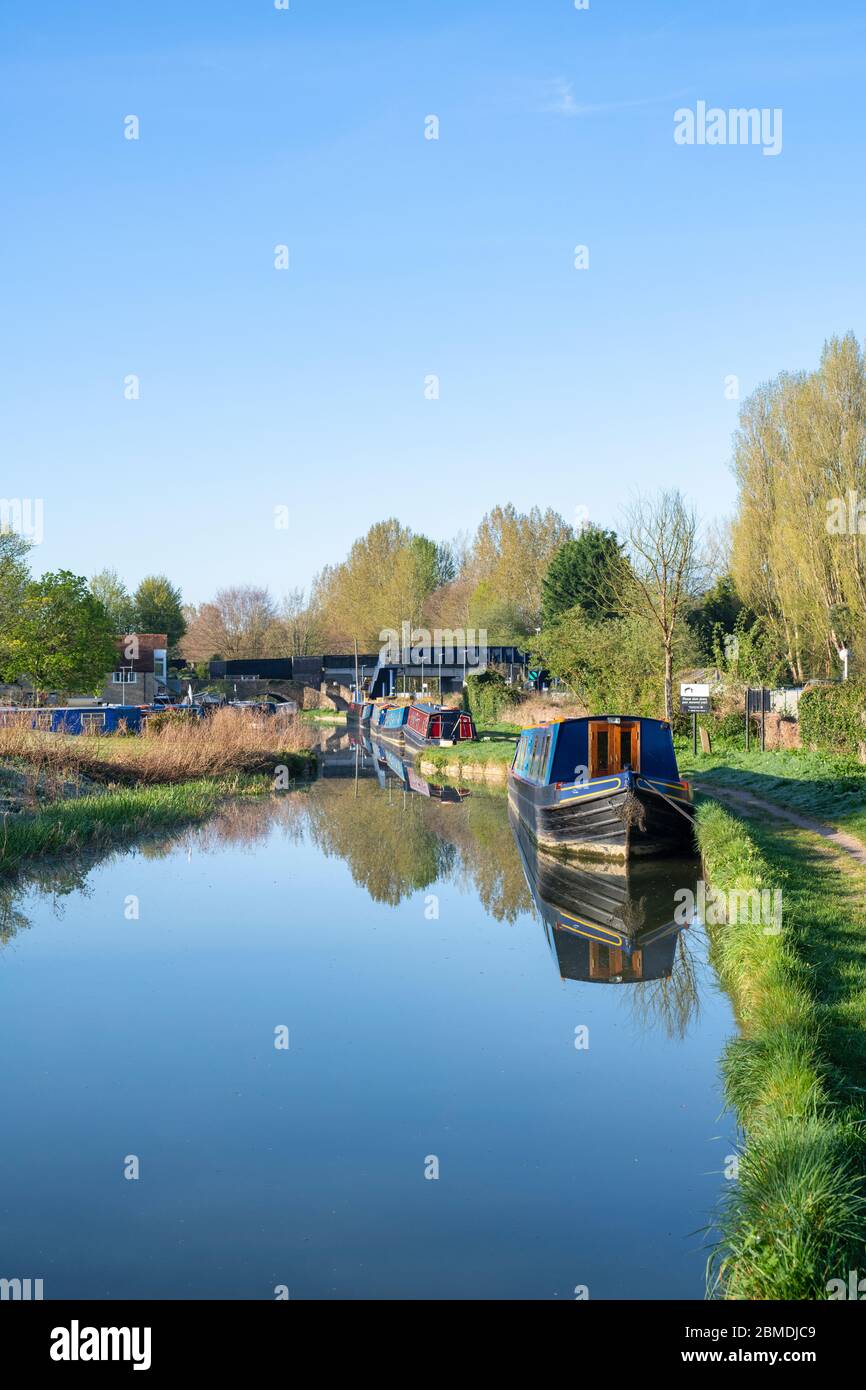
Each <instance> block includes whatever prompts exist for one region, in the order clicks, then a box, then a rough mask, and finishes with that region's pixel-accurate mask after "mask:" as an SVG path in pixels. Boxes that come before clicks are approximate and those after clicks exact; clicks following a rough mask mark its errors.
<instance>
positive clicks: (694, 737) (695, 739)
mask: <svg viewBox="0 0 866 1390" xmlns="http://www.w3.org/2000/svg"><path fill="white" fill-rule="evenodd" d="M697 751H698V716H697V714H695V712H694V710H693V711H692V755H693V756H696V755H697Z"/></svg>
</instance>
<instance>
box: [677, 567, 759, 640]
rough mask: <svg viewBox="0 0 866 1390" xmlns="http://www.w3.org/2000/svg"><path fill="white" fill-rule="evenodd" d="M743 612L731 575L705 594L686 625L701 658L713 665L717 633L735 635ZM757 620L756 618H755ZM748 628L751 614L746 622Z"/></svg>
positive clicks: (716, 583) (725, 576)
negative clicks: (735, 628) (734, 632)
mask: <svg viewBox="0 0 866 1390" xmlns="http://www.w3.org/2000/svg"><path fill="white" fill-rule="evenodd" d="M743 611H744V606H743V600H742V599H741V598H740V596H739V594H738V593H737V588H736V585H735V584H734V581H733V579H732V578H731V576H730V575H729V574H724V575H722V576H721V578H720V579H717V580H716V582H715V584H713V586H712V588H710V589H707V591H706V593H705V594H702V595H701V597H700V599H699V600H698V602H697V603H696V604H695V607H694V608H693V609H692V611H691V612H690V613H689V615H688V618H687V622H688V625H689V627H690V628H691V630H692V632H693V633H694V634H695V639H696V641H697V643H698V645H699V647H700V652H701V655H702V656H703V657H704V658H705V659H706V660H707V661H712V660H713V658H714V657H715V654H716V645H717V633H718V632H719V631H721V632H722V633H723V634H725V633H731V634H733V631H734V626H735V624H736V622H737V619H738V618H739V617H740V614H741V613H742V612H743ZM752 618H753V619H754V615H752ZM744 621H745V622H746V625H748V614H747V616H746V619H745V620H744Z"/></svg>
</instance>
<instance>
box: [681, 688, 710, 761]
mask: <svg viewBox="0 0 866 1390" xmlns="http://www.w3.org/2000/svg"><path fill="white" fill-rule="evenodd" d="M709 712H710V687H709V686H708V685H696V684H695V682H694V681H684V682H682V683H681V685H680V713H681V714H690V715H691V716H692V753H697V751H698V715H699V714H709Z"/></svg>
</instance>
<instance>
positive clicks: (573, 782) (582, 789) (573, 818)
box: [508, 714, 694, 859]
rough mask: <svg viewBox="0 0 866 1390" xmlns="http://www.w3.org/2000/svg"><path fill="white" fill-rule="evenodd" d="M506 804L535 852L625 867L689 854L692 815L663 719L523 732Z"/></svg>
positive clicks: (614, 719)
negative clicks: (622, 862)
mask: <svg viewBox="0 0 866 1390" xmlns="http://www.w3.org/2000/svg"><path fill="white" fill-rule="evenodd" d="M508 798H509V803H510V804H511V805H512V807H513V808H514V811H515V813H516V814H517V816H518V817H519V819H520V821H521V823H522V825H524V826H525V828H526V830H527V831H528V832H529V834H530V835H531V837H532V839H533V841H534V842H535V844H536V845H537V846H538V848H539V849H540V850H542V851H547V852H549V853H552V854H556V855H561V856H565V857H569V856H571V855H588V856H596V857H599V858H610V859H628V858H630V857H631V856H632V855H637V856H645V855H656V854H672V853H677V852H679V853H683V852H690V851H692V850H693V849H694V835H693V820H694V807H693V805H692V793H691V788H690V787H689V784H688V782H686V781H684V780H683V779H682V778H681V777H680V775H679V771H678V768H677V760H676V756H675V754H674V741H673V735H672V733H671V726H670V724H669V723H667V721H666V720H662V719H642V718H639V717H637V716H632V715H625V714H601V715H593V716H590V717H587V718H583V719H563V720H560V721H558V722H556V723H551V724H539V725H538V726H537V727H536V728H534V729H524V731H523V732H522V733H521V735H520V738H519V739H518V743H517V749H516V751H515V754H514V759H513V761H512V764H511V767H510V769H509V772H508Z"/></svg>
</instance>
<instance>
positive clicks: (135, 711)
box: [30, 705, 202, 734]
mask: <svg viewBox="0 0 866 1390" xmlns="http://www.w3.org/2000/svg"><path fill="white" fill-rule="evenodd" d="M166 713H168V714H174V713H183V714H186V715H192V717H193V718H200V717H201V715H202V711H201V710H200V709H198V708H197V707H196V706H194V705H193V706H189V705H96V706H90V707H89V708H78V707H76V706H73V707H71V708H54V707H53V706H52V707H49V708H46V709H38V710H35V711H34V712H33V714H32V716H31V720H30V727H31V728H33V729H40V730H43V731H44V732H46V733H52V734H119V733H126V734H140V733H143V732H144V728H145V725H146V723H147V718H148V715H151V714H166Z"/></svg>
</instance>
